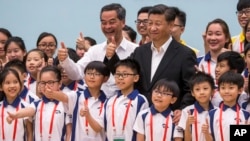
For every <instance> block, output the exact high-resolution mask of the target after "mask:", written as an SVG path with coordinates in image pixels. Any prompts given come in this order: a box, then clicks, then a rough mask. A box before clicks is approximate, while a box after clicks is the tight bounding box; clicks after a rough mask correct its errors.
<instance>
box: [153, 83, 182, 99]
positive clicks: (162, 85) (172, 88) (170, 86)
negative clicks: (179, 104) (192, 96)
mask: <svg viewBox="0 0 250 141" xmlns="http://www.w3.org/2000/svg"><path fill="white" fill-rule="evenodd" d="M161 88H164V89H165V90H166V91H170V92H172V93H173V97H179V93H180V89H179V86H178V85H177V83H176V82H175V81H169V80H167V79H160V80H158V81H157V82H156V83H155V84H154V86H153V88H152V90H155V89H161Z"/></svg>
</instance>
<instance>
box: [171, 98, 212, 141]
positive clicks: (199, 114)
mask: <svg viewBox="0 0 250 141" xmlns="http://www.w3.org/2000/svg"><path fill="white" fill-rule="evenodd" d="M212 109H214V106H213V105H212V103H210V104H209V110H212ZM188 112H189V113H190V114H191V115H193V116H195V119H197V125H195V124H192V125H191V126H190V127H191V131H192V139H193V141H196V136H197V137H198V141H205V136H204V134H203V133H202V131H201V127H202V125H203V124H205V123H206V117H207V116H208V111H205V110H204V108H203V107H201V105H200V104H199V103H198V102H197V101H196V102H195V103H194V104H193V105H190V106H187V107H186V108H184V109H183V110H182V114H181V118H180V121H179V123H178V126H176V129H175V131H174V137H180V138H184V130H185V129H186V123H187V119H188ZM196 128H197V132H196V130H195V129H196ZM181 129H182V130H181Z"/></svg>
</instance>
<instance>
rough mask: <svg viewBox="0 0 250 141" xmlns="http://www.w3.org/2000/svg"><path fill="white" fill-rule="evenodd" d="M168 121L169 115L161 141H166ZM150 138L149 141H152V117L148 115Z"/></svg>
mask: <svg viewBox="0 0 250 141" xmlns="http://www.w3.org/2000/svg"><path fill="white" fill-rule="evenodd" d="M168 119H169V115H168V117H167V118H166V123H165V130H164V135H163V139H162V140H163V141H165V140H166V136H167V132H168ZM150 137H151V141H153V115H152V114H150Z"/></svg>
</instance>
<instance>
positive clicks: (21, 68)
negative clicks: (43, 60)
mask: <svg viewBox="0 0 250 141" xmlns="http://www.w3.org/2000/svg"><path fill="white" fill-rule="evenodd" d="M4 68H17V69H18V70H19V71H20V72H21V73H26V72H27V69H26V67H25V64H24V63H23V61H21V60H19V59H14V60H11V61H9V62H8V63H6V64H5V65H4Z"/></svg>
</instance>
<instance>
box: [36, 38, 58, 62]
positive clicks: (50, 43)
mask: <svg viewBox="0 0 250 141" xmlns="http://www.w3.org/2000/svg"><path fill="white" fill-rule="evenodd" d="M38 48H39V49H40V50H42V51H43V52H45V53H46V55H47V56H48V57H51V58H53V55H54V54H55V52H56V41H55V39H54V38H53V37H52V36H46V37H44V38H43V39H42V40H41V41H40V42H39V43H38Z"/></svg>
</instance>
